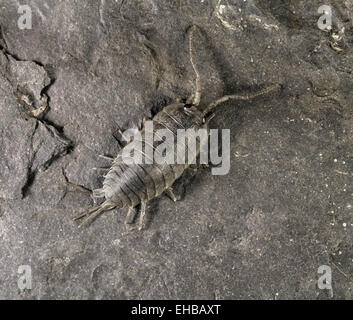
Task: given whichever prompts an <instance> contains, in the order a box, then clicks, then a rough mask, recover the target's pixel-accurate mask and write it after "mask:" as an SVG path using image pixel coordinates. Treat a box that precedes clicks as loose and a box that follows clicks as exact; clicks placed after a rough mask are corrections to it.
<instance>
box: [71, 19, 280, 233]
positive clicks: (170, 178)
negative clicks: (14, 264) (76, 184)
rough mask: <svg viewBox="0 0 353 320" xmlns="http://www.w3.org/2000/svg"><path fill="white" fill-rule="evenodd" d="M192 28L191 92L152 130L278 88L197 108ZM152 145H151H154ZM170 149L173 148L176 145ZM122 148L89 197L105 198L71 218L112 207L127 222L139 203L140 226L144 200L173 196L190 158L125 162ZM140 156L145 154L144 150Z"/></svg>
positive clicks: (192, 123) (193, 125)
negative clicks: (122, 210) (175, 161)
mask: <svg viewBox="0 0 353 320" xmlns="http://www.w3.org/2000/svg"><path fill="white" fill-rule="evenodd" d="M194 30H195V26H192V27H191V28H190V34H189V54H190V62H191V65H192V67H193V69H194V72H195V74H196V91H195V94H193V95H192V96H191V97H190V98H189V99H188V100H187V101H186V103H180V102H177V103H173V104H171V105H168V106H166V107H165V108H164V109H162V110H161V111H160V112H159V113H157V114H156V115H155V116H154V118H153V119H152V120H153V127H154V130H155V131H157V130H158V129H167V130H170V131H171V132H172V133H173V134H174V135H176V133H177V129H194V130H198V129H199V128H207V126H208V122H209V120H210V119H211V118H212V111H213V109H214V108H215V107H216V106H217V105H219V104H220V103H222V102H225V101H227V100H229V99H238V100H249V99H252V98H254V97H257V96H259V95H262V94H265V93H268V92H270V91H272V90H275V89H277V88H279V85H277V84H276V85H273V86H271V87H269V88H267V89H264V90H262V91H259V92H257V93H255V94H252V95H245V96H240V95H227V96H224V97H222V98H220V99H218V100H216V101H215V102H213V103H211V104H209V105H208V106H206V107H204V108H201V107H200V106H199V104H200V99H201V81H200V74H199V72H198V69H197V67H196V64H195V63H194V60H193V56H194V55H193V46H192V42H193V33H194ZM141 136H142V137H144V136H145V135H144V129H142V131H141ZM146 143H147V142H146V141H145V140H144V139H142V146H143V147H144V146H145V144H146ZM175 143H177V142H175ZM153 147H155V145H154V146H153ZM125 148H126V146H125ZM174 149H175V150H176V148H174ZM143 150H144V148H143ZM123 152H124V148H123V149H122V150H120V152H119V153H118V155H117V156H116V158H115V159H114V160H113V163H112V166H111V168H110V169H109V171H108V173H107V174H106V176H105V179H104V182H103V187H102V188H101V189H96V190H93V197H95V198H103V197H104V198H105V201H104V202H103V203H102V204H100V205H99V206H97V207H94V208H92V209H91V210H89V211H87V212H84V213H83V214H81V215H80V216H78V217H76V218H75V220H77V219H80V218H82V217H84V216H88V217H87V218H86V219H85V221H84V222H83V223H82V224H85V223H87V222H88V221H90V220H91V219H93V218H95V217H96V216H97V215H99V214H100V213H102V212H103V211H107V210H111V209H114V208H127V209H128V214H127V217H126V222H127V223H130V222H132V220H133V219H132V216H133V214H134V208H135V207H136V206H137V205H139V204H141V212H140V218H139V229H141V228H142V227H143V225H144V220H145V213H146V203H147V202H148V201H149V200H151V199H153V198H155V197H158V196H159V195H160V194H162V193H163V192H164V191H167V192H168V193H169V194H170V195H171V197H172V199H174V200H175V199H176V198H175V196H174V194H173V191H172V189H171V187H172V185H173V183H174V182H175V181H176V180H177V179H178V178H179V177H180V176H181V175H182V174H183V172H184V171H185V169H186V168H187V167H188V166H189V163H190V161H187V162H186V163H185V164H167V163H164V164H157V163H153V164H146V163H145V162H144V163H142V164H136V163H133V164H126V163H125V162H124V161H123V159H122V155H123ZM198 152H199V150H198V149H197V150H196V152H195V154H192V155H191V157H195V158H196V157H197V153H198ZM144 156H146V155H145V154H144ZM189 160H190V159H189Z"/></svg>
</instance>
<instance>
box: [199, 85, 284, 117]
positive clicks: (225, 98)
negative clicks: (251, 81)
mask: <svg viewBox="0 0 353 320" xmlns="http://www.w3.org/2000/svg"><path fill="white" fill-rule="evenodd" d="M280 88H281V85H280V84H278V83H276V84H274V85H272V86H270V87H267V88H265V89H263V90H260V91H257V92H255V93H253V94H249V95H238V94H231V95H227V96H223V97H222V98H220V99H218V100H216V101H215V102H212V103H211V104H209V105H208V106H207V107H206V108H205V109H204V110H203V113H204V114H207V113H209V112H210V111H212V110H213V109H214V108H215V107H217V106H218V105H219V104H220V103H223V102H226V101H228V100H231V99H234V100H251V99H254V98H256V97H258V96H261V95H264V94H266V93H269V92H271V91H274V90H278V89H280Z"/></svg>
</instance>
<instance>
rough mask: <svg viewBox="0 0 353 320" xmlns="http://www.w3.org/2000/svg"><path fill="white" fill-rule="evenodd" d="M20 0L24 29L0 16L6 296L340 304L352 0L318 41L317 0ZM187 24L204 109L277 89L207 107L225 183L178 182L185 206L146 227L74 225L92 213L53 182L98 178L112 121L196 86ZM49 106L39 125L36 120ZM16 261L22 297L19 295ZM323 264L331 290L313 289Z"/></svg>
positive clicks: (165, 211) (350, 166)
mask: <svg viewBox="0 0 353 320" xmlns="http://www.w3.org/2000/svg"><path fill="white" fill-rule="evenodd" d="M21 3H22V2H21ZM25 3H26V4H28V5H29V6H30V7H31V9H32V14H33V16H32V19H33V26H32V29H31V30H20V29H19V28H18V27H17V19H18V17H19V14H18V13H17V9H18V5H19V3H18V2H17V1H6V2H2V3H1V6H2V10H1V12H0V15H1V20H0V21H1V23H0V25H1V36H0V45H1V47H2V48H3V49H4V53H2V54H0V62H1V64H0V75H1V76H0V92H1V98H0V112H1V117H0V131H1V140H0V148H1V150H2V156H1V158H0V159H1V161H0V239H1V243H2V245H1V248H0V270H1V272H0V298H3V299H4V298H7V299H15V298H21V299H45V298H47V299H102V298H106V299H190V298H194V299H214V298H216V299H245V298H251V299H351V298H352V282H351V278H352V277H351V275H352V272H353V267H352V259H353V257H352V223H353V221H352V206H353V200H352V194H353V189H352V173H353V161H352V154H353V147H352V146H353V143H352V142H353V141H352V139H353V124H352V123H353V119H352V107H351V101H352V99H353V90H352V89H353V85H352V83H353V81H352V80H353V79H352V74H353V53H352V52H353V51H352V39H353V38H352V37H353V29H352V28H353V27H352V26H353V24H352V19H353V12H352V8H353V2H352V1H351V0H346V1H328V3H327V4H329V5H331V6H332V8H333V12H334V16H333V25H332V30H331V31H330V32H326V31H323V30H320V29H319V28H318V27H317V20H318V19H319V14H318V13H317V12H318V8H319V7H320V6H321V5H322V1H319V0H314V1H304V0H303V1H302V0H300V1H297V0H296V1H286V2H285V4H281V5H279V2H278V1H274V0H273V1H272V0H271V1H260V0H253V1H249V0H248V1H243V0H222V1H219V0H217V1H211V0H205V1H199V2H197V1H191V0H183V1H162V0H151V1H139V0H136V1H113V0H101V1H96V0H89V1H83V0H82V1H54V0H52V1H45V2H44V1H39V0H27V1H25ZM192 24H197V25H198V26H199V29H200V31H198V32H197V33H196V34H195V37H194V38H195V39H194V46H195V55H196V59H195V60H196V61H197V64H198V66H199V68H200V73H201V79H202V86H203V96H202V104H207V103H209V102H211V101H213V100H214V99H216V98H218V97H220V96H222V95H224V94H229V93H234V92H237V93H249V92H254V91H255V90H257V89H259V88H263V87H265V86H267V85H268V84H272V83H281V84H282V85H283V90H282V91H281V92H280V93H279V94H271V95H270V96H264V97H261V98H257V99H256V100H254V101H249V102H247V101H245V102H228V103H225V104H224V105H222V106H220V107H219V108H218V110H217V114H216V117H215V118H214V119H213V122H212V127H213V128H228V129H230V131H231V170H230V172H229V174H228V175H225V176H213V175H212V174H211V171H210V169H205V168H202V169H200V170H199V172H198V173H197V174H196V175H189V176H184V177H183V178H181V180H180V181H178V182H177V185H176V189H178V190H179V191H182V190H185V192H180V194H183V196H182V197H181V199H180V201H178V202H177V203H175V204H174V203H173V202H172V201H170V199H169V198H167V197H164V196H162V197H161V198H160V199H156V200H155V201H153V202H151V203H150V204H149V208H148V210H149V212H150V218H149V223H148V226H147V229H146V230H144V231H142V232H137V231H128V230H127V229H126V227H125V226H124V219H125V212H122V211H119V210H113V211H111V212H106V213H104V214H103V215H102V216H100V217H99V218H98V219H97V220H95V222H94V223H93V224H92V225H90V227H88V228H86V229H78V228H77V225H76V224H75V223H74V222H72V220H71V218H72V217H74V216H75V215H77V214H78V213H80V212H82V211H84V210H85V209H87V208H89V207H91V206H92V205H93V203H92V201H91V199H90V197H89V196H88V195H86V194H83V193H77V192H73V191H74V189H72V188H71V187H69V186H66V185H65V184H64V178H63V172H64V174H65V175H66V176H67V178H68V179H69V180H70V181H71V182H73V183H77V184H79V185H82V186H84V187H86V188H88V189H93V188H97V187H99V186H101V183H102V176H101V174H99V173H98V172H95V171H93V170H91V169H92V168H93V167H102V166H109V163H108V162H106V161H105V160H102V159H100V158H99V157H98V155H99V154H105V155H112V156H114V155H115V154H116V153H117V152H118V151H119V148H120V147H119V145H118V143H117V142H116V140H115V139H114V135H115V133H116V131H117V129H118V128H120V129H126V128H127V127H129V126H130V125H131V124H132V123H134V124H137V125H140V124H141V122H142V120H143V118H144V117H146V118H150V117H151V116H152V115H153V114H154V113H155V112H157V111H158V110H161V109H162V108H163V107H164V106H165V105H166V104H168V103H170V102H171V101H174V100H175V99H177V98H187V97H188V96H189V95H190V94H191V93H192V92H193V91H194V88H195V85H194V80H195V75H194V73H193V70H192V67H191V65H190V61H189V57H188V41H187V40H188V39H187V30H188V28H189V27H190V25H192ZM342 27H344V33H343V35H342V38H341V39H340V40H339V41H336V40H335V39H337V36H336V35H338V34H339V33H340V32H341V30H342ZM335 41H336V42H335ZM335 48H336V49H335ZM337 48H338V49H343V50H342V51H340V50H337ZM18 89H19V91H20V93H21V94H22V95H18ZM23 95H27V96H28V97H29V101H32V103H33V104H32V105H28V103H26V102H25V101H24V100H23V99H21V97H23ZM46 96H47V97H48V101H47V102H48V104H49V108H48V110H47V112H46V113H43V115H42V117H41V120H38V119H36V118H33V116H30V114H31V113H30V112H29V111H31V110H32V109H33V108H34V109H37V108H40V107H41V103H42V102H43V99H45V97H46ZM24 99H25V100H26V98H24ZM26 106H27V107H26ZM31 107H32V109H31ZM32 111H33V110H32ZM69 141H72V143H69ZM70 145H71V146H72V151H71V152H69V153H67V150H68V148H69V146H70ZM54 160H55V161H54ZM20 265H30V266H31V267H32V274H33V287H32V289H31V290H24V291H21V290H19V289H18V288H17V286H16V283H17V280H18V277H19V275H18V274H17V270H18V267H19V266H20ZM321 265H328V266H330V267H331V268H332V275H333V279H334V280H333V288H332V290H320V289H319V288H318V286H317V280H318V278H319V277H320V276H321V274H319V273H318V268H319V267H320V266H321Z"/></svg>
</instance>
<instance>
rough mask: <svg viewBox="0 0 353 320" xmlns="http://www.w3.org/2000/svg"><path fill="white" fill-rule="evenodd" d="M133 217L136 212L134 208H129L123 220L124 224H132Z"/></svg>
mask: <svg viewBox="0 0 353 320" xmlns="http://www.w3.org/2000/svg"><path fill="white" fill-rule="evenodd" d="M135 216H136V210H135V209H134V208H129V211H128V212H127V215H126V218H125V224H131V223H133V222H134V219H135Z"/></svg>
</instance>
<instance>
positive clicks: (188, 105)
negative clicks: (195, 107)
mask: <svg viewBox="0 0 353 320" xmlns="http://www.w3.org/2000/svg"><path fill="white" fill-rule="evenodd" d="M191 106H192V105H191V104H185V105H184V110H186V109H190V108H191Z"/></svg>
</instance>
